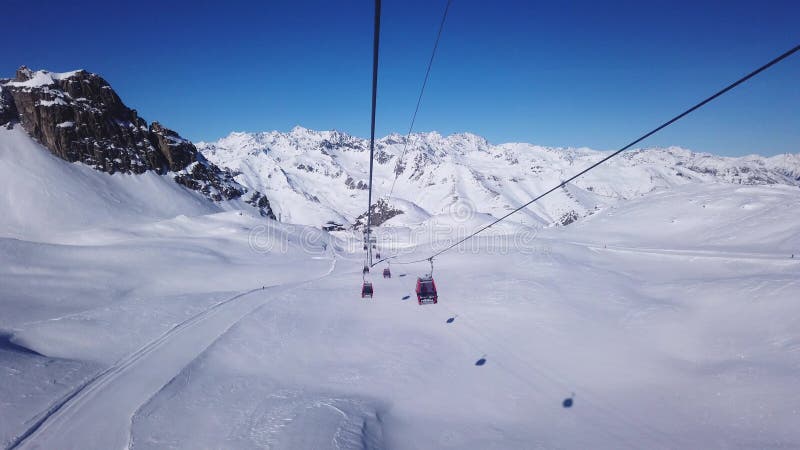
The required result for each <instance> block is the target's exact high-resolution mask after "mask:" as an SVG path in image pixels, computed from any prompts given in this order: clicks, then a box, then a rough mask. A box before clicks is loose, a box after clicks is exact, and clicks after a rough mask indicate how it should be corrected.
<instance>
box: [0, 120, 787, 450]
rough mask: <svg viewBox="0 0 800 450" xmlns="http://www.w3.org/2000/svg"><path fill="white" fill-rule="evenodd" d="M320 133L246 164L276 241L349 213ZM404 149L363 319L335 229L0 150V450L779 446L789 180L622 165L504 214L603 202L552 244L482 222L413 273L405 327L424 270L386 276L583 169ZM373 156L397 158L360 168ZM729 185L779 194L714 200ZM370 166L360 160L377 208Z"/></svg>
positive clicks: (772, 170)
mask: <svg viewBox="0 0 800 450" xmlns="http://www.w3.org/2000/svg"><path fill="white" fill-rule="evenodd" d="M326 133H327V132H325V133H317V132H307V131H305V130H295V131H293V134H297V136H295V137H291V136H288V137H287V136H285V135H284V136H278V135H275V136H273V137H274V140H275V142H276V144H275V149H274V151H272V150H270V151H268V152H266V153H264V152H263V151H262V150H263V149H258V146H257V145H255V144H253V145H254V147H253V148H252V149H251V150H252V152H253V154H252V155H250V154H249V153H247V152H249V151H250V150H245V151H244V152H245V153H246V155H245V156H246V157H245V158H244V159H243V160H242V161H243V164H244V162H248V164H251V165H250V166H249V167H250V169H248V170H251V172H246V171H245V170H244V168H246V166H245V165H243V166H242V167H239V168H238V170H241V175H240V178H241V179H243V180H245V181H246V180H247V177H248V176H252V177H253V179H252V180H251V181H253V182H254V183H255V182H257V181H258V180H263V181H264V183H265V187H266V190H267V195H270V192H269V189H270V186H271V187H272V189H273V191H272V196H271V197H270V200H271V201H273V198H275V199H276V200H274V203H275V204H276V206H278V207H280V208H283V209H282V210H280V209H277V211H276V212H281V211H282V213H283V215H284V219H286V216H289V217H291V218H292V220H293V221H302V220H308V221H313V220H317V219H320V220H321V219H325V220H328V219H330V218H336V217H343V218H345V219H348V220H349V219H350V218H352V217H355V215H357V214H358V213H359V209H358V208H357V207H356V206H353V205H352V204H353V203H354V202H355V203H358V204H361V203H363V202H362V201H361V200H363V196H364V194H365V193H364V191H363V190H360V189H358V182H359V181H363V180H361V179H360V178H359V176H358V174H363V173H364V169H365V167H363V161H365V154H364V151H365V150H364V149H363V141H360V140H357V139H355V138H350V137H347V136H345V135H341V134H337V133H334V132H330V133H327V134H326ZM323 135H324V138H320V136H323ZM428 137H429V138H430V142H429V143H428V144H430V148H427V147H426V148H424V149H423V148H416V147H415V149H414V150H413V151H414V152H415V153H416V156H414V157H413V158H412V159H409V160H408V162H409V166H408V167H407V169H406V170H407V171H406V172H404V173H406V174H407V175H409V176H410V174H418V175H419V177H416V175H414V176H413V177H411V179H410V180H409V179H402V178H401V181H400V182H398V186H399V187H398V192H400V193H402V199H401V200H397V201H396V205H395V206H397V207H398V208H400V209H402V210H403V211H404V212H405V213H404V214H403V215H401V216H396V217H394V218H392V219H390V220H389V221H388V222H387V225H392V226H386V227H382V229H381V230H380V233H379V238H378V239H379V240H378V242H379V250H380V251H382V252H384V253H386V254H389V255H391V256H397V258H395V259H394V260H393V261H394V263H393V264H392V266H391V269H392V272H393V275H394V276H393V278H391V279H383V278H380V277H377V276H374V275H373V276H372V278H371V280H372V281H373V282H374V284H375V293H376V295H375V298H374V299H372V300H363V299H361V298H360V297H359V288H360V284H361V281H362V275H361V264H362V259H361V258H362V254H361V252H360V250H359V246H358V245H356V246H355V247H354V248H353V249H352V250H353V251H348V247H347V245H348V244H349V245H352V242H349V241H345V240H344V238H347V237H348V233H343V232H339V233H324V232H321V231H319V228H318V225H319V223H316V222H315V223H313V225H314V226H311V227H308V226H302V225H292V224H288V223H281V222H276V221H272V220H266V219H264V218H263V217H260V216H259V215H258V213H257V212H256V211H254V210H252V209H245V210H238V209H237V205H236V204H235V203H227V204H215V203H212V202H209V201H208V200H206V199H204V198H202V197H200V196H198V195H196V194H195V193H193V192H190V191H187V190H183V189H181V188H178V187H177V186H176V185H175V184H174V183H173V182H172V181H171V180H169V179H166V178H163V177H160V176H150V175H142V176H139V177H131V176H124V175H119V174H117V175H108V174H104V173H100V172H97V171H94V170H91V169H88V168H86V167H85V166H82V165H80V164H69V163H66V162H64V161H62V160H58V159H55V158H53V157H51V156H50V155H49V153H48V152H47V151H46V150H45V149H43V148H41V146H39V145H38V144H37V143H35V142H33V141H32V140H30V139H29V138H28V137H27V136H26V135H24V134H22V133H20V132H19V131H18V130H0V179H2V180H3V188H4V191H3V193H2V194H0V202H2V203H0V207H2V211H4V213H5V214H4V215H3V216H2V217H0V231H2V233H0V447H13V448H63V449H113V448H130V449H148V448H265V447H268V448H276V449H292V448H346V449H358V448H398V449H405V448H408V449H418V448H454V447H455V448H470V449H471V448H474V449H484V448H521V449H522V448H525V449H527V448H566V449H584V448H600V449H627V448H637V449H638V448H648V449H673V448H758V449H761V448H797V447H800V432H799V431H798V428H797V426H796V424H797V422H798V414H799V413H798V410H797V405H798V404H800V381H798V378H797V376H796V375H797V372H798V370H800V331H798V330H800V322H798V317H800V304H798V302H797V298H798V297H800V284H798V279H800V249H799V248H798V247H800V219H799V218H798V215H797V211H798V210H800V189H798V188H797V186H791V185H790V184H791V182H792V176H794V175H793V174H796V172H792V170H794V169H791V167H793V166H792V164H795V163H796V162H795V159H794V157H792V156H789V157H785V158H784V157H776V158H769V159H763V158H757V157H752V158H745V159H742V160H727V159H719V158H715V157H704V156H702V155H694V154H688V153H685V152H684V151H682V150H678V149H668V150H659V151H654V152H650V153H646V152H645V153H635V154H631V156H630V157H627V158H624V159H621V160H619V161H618V162H617V163H616V165H615V166H614V171H612V172H608V173H598V174H597V175H596V177H595V178H587V180H585V183H583V182H581V183H577V184H576V185H570V186H567V187H565V189H564V190H561V191H560V192H559V196H558V197H557V198H554V199H553V201H552V203H548V204H544V205H542V206H541V207H539V209H533V210H532V211H531V212H529V213H528V215H527V216H524V219H525V220H527V221H529V223H549V221H551V220H556V219H557V217H556V216H558V214H559V212H560V211H561V209H559V208H567V207H569V208H578V207H579V206H583V207H584V210H585V211H594V209H593V206H594V205H593V202H595V201H603V202H604V203H603V204H602V205H601V208H600V209H598V210H596V211H594V212H593V214H592V215H590V216H589V217H586V218H584V219H583V220H581V221H579V222H578V223H575V224H573V225H571V226H567V227H549V228H545V229H543V230H540V231H538V233H537V232H535V230H532V229H530V228H525V227H516V226H509V227H508V228H504V229H502V230H501V232H499V233H495V234H493V235H487V236H482V237H480V238H478V239H476V240H474V241H470V242H469V243H468V245H465V246H463V247H459V248H458V249H456V250H454V251H452V252H448V253H445V254H444V255H442V256H441V257H439V258H437V259H436V263H435V275H436V280H437V285H438V287H439V300H440V302H439V304H438V305H430V306H425V307H423V306H418V305H417V304H416V302H415V301H414V297H413V290H414V281H415V276H416V275H417V274H420V273H423V272H426V271H428V270H429V266H428V264H427V263H418V264H410V265H401V264H397V263H398V262H402V261H408V260H411V259H418V258H424V257H426V256H428V255H430V252H431V251H432V250H434V249H438V248H443V247H444V246H446V245H448V244H449V243H451V242H453V239H454V237H455V236H456V234H457V233H458V232H466V231H468V230H472V229H474V228H476V227H478V226H480V225H482V224H485V223H487V222H488V221H489V220H491V217H492V216H494V215H497V214H499V212H500V211H503V210H504V206H503V205H504V204H505V203H504V202H512V201H517V200H521V199H522V197H524V196H526V195H530V194H531V193H533V191H535V190H536V189H540V188H543V187H547V186H546V185H547V184H548V182H557V180H558V179H559V176H560V173H557V170H556V171H553V170H555V169H544V168H543V169H541V174H542V178H543V179H546V180H545V181H542V180H540V179H538V178H528V179H523V178H522V176H523V173H524V172H525V171H526V170H528V169H525V170H523V169H524V167H523V166H525V167H528V166H527V165H529V164H534V161H544V160H547V161H548V162H549V163H550V164H547V165H546V164H544V163H540V165H541V166H542V167H560V168H561V169H563V170H564V171H565V172H566V171H570V170H572V168H574V167H575V166H576V165H579V164H587V163H588V162H589V161H593V160H595V159H596V158H598V157H600V154H599V153H596V152H592V151H589V150H567V149H559V150H556V149H538V150H535V149H534V148H533V147H532V146H527V145H523V144H513V145H512V144H508V145H504V146H488V145H487V144H485V141H482V140H480V139H479V138H476V137H472V136H456V137H448V138H441V137H436V136H433V135H431V136H428ZM248 139H249V138H243V140H244V141H246V142H251V141H249V140H248ZM270 139H272V138H270ZM320 139H322V140H320ZM387 139H400V138H397V137H390V138H386V139H384V140H382V142H383V143H384V144H385V145H382V146H381V150H382V151H384V150H385V153H386V155H389V156H384V158H386V157H390V156H391V154H395V155H396V153H391V152H395V151H398V145H399V144H397V143H393V144H388V140H387ZM445 141H446V142H445ZM325 142H327V144H326V143H325ZM428 144H426V145H428ZM295 145H296V147H293V146H295ZM244 146H245V145H244V144H243V147H244ZM476 148H481V149H483V150H476ZM521 148H524V149H527V150H525V151H522V150H520V149H521ZM281 149H283V150H281ZM303 149H305V150H303ZM515 149H516V150H515ZM301 150H303V151H301ZM429 150H430V151H429ZM528 150H530V154H528V153H526V152H527V151H528ZM205 151H206V152H207V153H208V154H210V155H211V154H213V153H215V152H219V154H225V152H230V153H231V154H233V153H235V150H231V149H228V150H220V149H219V148H217V149H215V150H213V151H211V150H209V149H208V148H206V149H205ZM323 151H324V152H326V153H328V154H329V156H330V157H329V158H325V157H320V156H319V154H322V152H323ZM281 152H284V153H281ZM506 152H507V153H508V155H511V156H509V157H510V158H511V161H506V156H502V155H505V154H506ZM273 153H274V154H273ZM410 153H411V152H410ZM517 153H519V154H517ZM495 154H500V155H501V156H500V157H495V156H494V155H495ZM334 155H335V157H334ZM419 155H424V156H422V157H420V158H418V156H419ZM251 156H252V158H251ZM514 158H516V159H517V160H518V161H517V162H513V160H514ZM526 158H528V159H526ZM536 158H538V159H536ZM570 160H572V165H570V162H569V161H570ZM415 161H419V164H417V165H415V164H414V162H415ZM523 161H524V162H523ZM679 162H680V163H681V164H678V163H679ZM295 163H296V164H297V166H295V165H294V164H295ZM312 163H313V164H314V166H313V167H312V170H311V171H309V170H308V167H309V166H308V164H312ZM269 164H275V166H274V167H273V168H274V170H272V171H270V172H269V174H271V175H272V178H269V177H267V178H266V179H264V178H263V177H261V175H263V173H262V172H261V170H262V169H263V168H264V167H266V166H268V165H269ZM301 164H302V165H304V167H305V168H299V165H301ZM751 166H752V167H751ZM270 167H271V166H270ZM688 167H694V169H690V168H688ZM742 167H748V171H742ZM757 167H762V169H763V170H761V169H759V170H756V168H757ZM476 168H480V169H481V171H483V172H485V173H483V172H481V171H478V170H477V169H476ZM712 168H713V169H714V170H716V174H715V173H714V172H713V171H712V170H711V169H712ZM734 169H735V170H736V171H738V174H739V175H738V176H739V177H741V176H742V174H749V175H745V176H747V177H749V176H751V175H752V176H755V174H757V175H758V177H760V178H759V179H758V180H756V179H754V178H747V179H745V180H744V181H751V182H756V181H758V182H766V181H770V180H772V181H776V182H778V183H777V184H770V185H744V184H739V183H729V182H728V181H735V178H732V177H733V174H734ZM337 170H339V171H341V174H340V175H337V176H335V177H333V176H331V175H332V174H335V173H337ZM391 170H392V168H391V166H390V164H389V163H388V162H386V163H383V164H379V171H380V172H381V173H382V174H383V175H382V176H383V177H384V178H383V179H382V183H384V185H386V183H387V182H388V181H387V180H389V179H388V178H385V176H386V174H387V173H388V172H390V171H391ZM684 170H685V171H686V173H684V174H683V175H682V176H681V175H676V174H675V173H677V171H682V173H683V171H684ZM673 171H675V173H673ZM248 173H249V175H248ZM687 175H689V176H687ZM517 176H518V177H519V179H518V180H517V181H512V180H511V178H513V177H517ZM767 176H769V177H773V178H770V180H766V179H762V178H763V177H767ZM259 177H261V178H259ZM347 177H350V178H351V182H350V183H349V184H350V185H351V186H354V187H355V189H349V188H347V186H348V184H347V181H346V180H347ZM415 177H416V178H415ZM481 177H482V178H481ZM492 177H495V178H497V179H494V178H492ZM618 178H619V179H620V181H619V184H617V179H618ZM442 179H444V180H445V181H442ZM271 180H276V182H275V184H272V181H271ZM278 181H280V183H279V182H278ZM339 182H341V183H343V184H344V186H345V187H344V188H343V189H342V188H341V186H339V184H338V183H339ZM282 183H283V184H282ZM429 183H432V184H430V185H429ZM590 186H591V187H592V188H593V189H592V190H589V189H588V188H589V187H590ZM658 187H669V189H654V188H658ZM295 189H297V190H295ZM337 189H338V190H337ZM490 190H499V191H498V192H496V193H494V194H493V193H491V192H490ZM651 190H652V192H651ZM6 192H9V193H10V194H8V195H6ZM351 193H352V194H354V195H356V197H349V195H350V194H351ZM644 193H646V194H647V195H645V196H641V195H640V194H644ZM281 196H283V197H281ZM315 196H316V198H317V199H316V200H314V197H315ZM358 196H362V197H358ZM454 196H458V198H457V199H455V200H454ZM623 198H624V199H625V200H622V199H623ZM481 199H484V200H486V201H487V203H486V204H487V205H488V206H486V207H485V208H484V203H480V202H479V200H481ZM492 199H494V200H492ZM356 200H358V201H356ZM472 202H475V203H474V204H473V203H472ZM492 202H495V203H492ZM475 205H480V208H478V207H477V206H475ZM498 205H499V206H498ZM590 206H591V207H592V209H589V207H590ZM326 208H327V209H326ZM348 208H349V209H348ZM351 213H352V214H353V216H349V215H348V214H351ZM328 214H339V216H336V215H334V216H329V215H328ZM287 221H288V220H287ZM504 227H506V225H504ZM337 235H338V236H339V237H341V238H343V239H341V240H340V239H337V237H336V236H337ZM386 236H388V238H391V240H392V242H391V244H392V247H391V248H389V247H384V246H383V242H384V238H385V237H386ZM792 253H794V254H795V256H796V257H795V258H792V257H791V254H792ZM384 264H385V263H382V264H381V265H379V266H378V267H376V268H375V269H377V270H373V274H375V273H378V274H380V270H381V269H382V268H383V267H385V265H384ZM566 398H572V399H574V405H573V406H572V407H571V408H564V407H563V406H562V402H563V401H564V399H566Z"/></svg>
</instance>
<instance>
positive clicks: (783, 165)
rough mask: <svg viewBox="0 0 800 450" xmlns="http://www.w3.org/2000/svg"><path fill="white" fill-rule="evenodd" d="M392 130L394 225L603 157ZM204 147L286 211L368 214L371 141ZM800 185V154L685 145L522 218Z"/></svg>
mask: <svg viewBox="0 0 800 450" xmlns="http://www.w3.org/2000/svg"><path fill="white" fill-rule="evenodd" d="M404 147H406V139H405V137H404V136H400V135H396V134H393V135H390V136H386V137H384V138H382V139H380V140H378V141H377V143H376V165H375V180H374V182H375V189H376V190H375V195H376V196H377V197H379V198H380V197H385V196H387V195H388V194H389V191H390V189H391V186H392V182H393V180H394V176H395V168H399V171H400V175H399V177H398V180H397V185H396V188H395V190H394V195H393V197H395V198H393V199H390V202H389V203H390V205H391V206H393V207H394V208H397V209H400V210H402V211H405V212H406V214H402V215H398V216H396V217H394V218H393V219H391V220H389V221H388V223H387V224H386V225H395V226H401V225H411V226H413V225H418V224H419V223H420V222H422V221H425V220H427V219H428V218H430V217H432V216H436V215H439V214H450V213H454V212H456V213H461V214H463V213H464V211H465V210H469V211H470V212H474V213H486V214H490V215H492V216H495V217H499V216H501V215H503V214H505V213H507V212H508V211H509V210H511V209H513V208H515V207H517V206H519V205H521V204H523V203H525V202H526V201H528V200H529V199H531V198H533V197H535V196H536V195H537V194H539V193H541V192H543V191H544V190H545V189H547V188H550V187H552V186H554V185H556V184H558V183H559V182H561V181H562V180H563V179H565V178H568V177H569V176H570V175H572V174H574V173H576V172H578V171H579V170H580V169H582V168H584V167H587V166H589V165H590V164H591V163H593V162H595V161H597V160H599V159H600V158H602V157H603V156H605V155H606V154H607V153H606V152H599V151H593V150H589V149H574V148H548V147H541V146H536V145H531V144H521V143H510V144H501V145H492V144H489V143H488V142H487V141H486V140H485V139H483V138H481V137H479V136H476V135H473V134H469V133H464V134H455V135H451V136H447V137H444V136H441V135H439V134H438V133H435V132H433V133H419V134H413V135H411V137H410V138H409V141H408V143H407V151H406V153H405V156H404V157H403V159H402V160H401V161H399V164H398V159H399V158H400V156H401V154H402V153H403V148H404ZM198 148H199V149H200V150H201V151H202V152H203V154H204V155H205V156H206V157H207V158H208V159H209V160H211V161H212V162H214V163H216V164H218V165H220V166H222V167H227V168H230V169H232V170H234V171H235V172H238V174H239V175H238V176H237V177H236V180H237V181H239V182H240V183H242V184H244V185H246V186H248V187H251V188H253V189H257V190H260V191H262V192H265V193H266V195H267V197H268V198H269V200H270V202H271V204H272V208H273V210H274V211H275V212H276V214H280V216H281V220H283V221H287V222H293V223H302V224H306V225H316V226H318V225H320V224H322V223H324V222H325V221H327V220H335V221H339V222H347V223H353V222H354V220H355V218H356V217H357V216H359V215H360V214H363V213H364V210H365V206H364V205H365V204H366V191H365V189H366V187H367V182H368V169H369V165H368V164H369V163H368V156H367V154H366V152H367V151H368V148H369V147H368V141H365V140H363V139H359V138H356V137H353V136H349V135H347V134H345V133H341V132H338V131H312V130H308V129H305V128H302V127H295V128H294V129H293V130H292V131H291V132H289V133H280V132H265V133H231V134H230V135H229V136H227V137H225V138H223V139H220V140H219V141H217V142H213V143H200V144H198ZM715 182H723V183H735V184H759V185H760V184H786V185H791V186H800V154H793V155H780V156H774V157H771V158H763V157H759V156H748V157H742V158H724V157H719V156H713V155H709V154H702V153H693V152H690V151H688V150H685V149H681V148H677V147H670V148H654V149H646V150H636V151H631V152H630V153H627V154H623V155H622V156H621V157H619V158H617V159H614V160H611V161H610V162H609V163H608V164H607V165H604V166H601V167H600V168H598V169H597V170H595V171H592V172H590V173H589V174H587V175H586V176H585V177H583V178H580V179H578V180H576V181H575V183H570V184H568V185H566V186H565V187H564V189H563V190H560V191H559V192H556V193H554V194H553V195H551V196H549V197H547V198H545V199H543V200H542V201H541V202H539V203H537V204H535V205H532V206H531V207H530V208H528V209H527V210H525V211H524V212H523V213H521V214H518V215H517V216H515V217H514V218H513V219H512V220H514V221H516V222H518V223H520V224H525V225H536V226H540V225H550V224H553V223H566V222H569V221H570V220H571V218H574V217H584V216H587V215H590V214H592V213H593V212H594V211H596V210H598V209H602V208H605V207H607V206H610V205H614V204H616V203H617V202H618V201H619V200H622V199H630V198H633V197H637V196H640V195H642V194H646V193H649V192H652V191H653V190H656V189H658V188H668V187H673V186H680V185H685V184H690V183H715Z"/></svg>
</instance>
